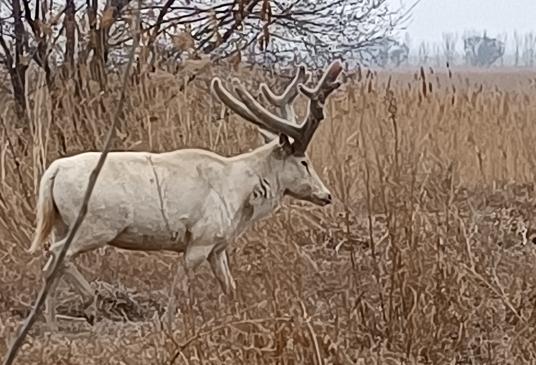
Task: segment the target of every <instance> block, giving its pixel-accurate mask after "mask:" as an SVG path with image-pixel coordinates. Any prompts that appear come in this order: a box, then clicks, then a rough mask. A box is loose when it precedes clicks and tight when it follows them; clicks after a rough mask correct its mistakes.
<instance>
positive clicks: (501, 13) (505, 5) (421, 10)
mask: <svg viewBox="0 0 536 365" xmlns="http://www.w3.org/2000/svg"><path fill="white" fill-rule="evenodd" d="M387 1H388V3H389V4H390V5H391V6H392V7H393V9H396V8H398V7H400V5H401V4H402V5H404V6H405V7H406V9H407V8H409V7H410V6H411V5H412V4H414V3H415V0H387ZM411 13H412V16H411V20H410V21H409V22H407V26H406V30H402V31H401V32H400V36H401V37H403V36H404V34H405V33H406V32H407V33H409V35H410V37H411V39H412V42H415V43H420V42H422V41H425V42H431V43H435V42H441V40H442V34H443V33H458V34H460V35H461V34H463V32H464V31H476V32H479V33H481V32H483V31H484V30H485V31H487V34H488V35H489V36H492V37H495V36H496V35H498V34H500V33H507V34H508V35H509V36H510V35H511V34H513V32H514V31H517V32H519V33H527V32H536V0H448V1H447V0H421V1H420V2H419V3H418V4H417V5H416V6H415V8H414V9H413V10H412V12H411Z"/></svg>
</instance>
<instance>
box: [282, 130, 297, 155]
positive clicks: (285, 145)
mask: <svg viewBox="0 0 536 365" xmlns="http://www.w3.org/2000/svg"><path fill="white" fill-rule="evenodd" d="M279 147H281V149H282V150H283V151H285V153H286V154H288V155H292V154H293V153H294V146H293V144H292V143H291V142H290V139H289V138H288V136H287V135H286V134H283V133H280V134H279Z"/></svg>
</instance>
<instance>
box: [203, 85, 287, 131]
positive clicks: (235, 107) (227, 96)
mask: <svg viewBox="0 0 536 365" xmlns="http://www.w3.org/2000/svg"><path fill="white" fill-rule="evenodd" d="M210 88H211V90H212V93H213V94H214V95H216V97H217V98H218V99H219V100H220V101H221V102H222V103H223V104H225V105H226V106H227V107H228V108H229V109H231V110H232V111H234V112H235V113H236V114H238V115H240V116H241V117H242V118H244V119H246V120H247V121H249V122H251V123H253V124H255V125H257V126H259V127H261V128H266V126H265V125H264V123H263V122H262V121H261V120H260V119H259V118H257V117H256V116H255V115H254V114H253V113H251V112H250V111H249V109H248V108H247V107H246V106H245V105H244V104H243V103H242V102H241V101H239V100H238V99H237V98H235V97H234V96H233V94H231V93H230V92H229V91H228V90H227V89H226V88H225V87H224V86H223V85H222V82H221V79H220V78H219V77H215V78H214V79H213V80H212V83H211V84H210ZM276 133H277V132H276Z"/></svg>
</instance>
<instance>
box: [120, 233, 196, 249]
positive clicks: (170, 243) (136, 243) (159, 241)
mask: <svg viewBox="0 0 536 365" xmlns="http://www.w3.org/2000/svg"><path fill="white" fill-rule="evenodd" d="M189 240H190V237H189V232H188V231H186V230H182V231H168V230H162V231H155V232H148V231H140V230H136V229H126V230H125V231H124V232H122V233H121V234H120V235H119V236H117V238H116V239H114V240H113V241H112V242H110V245H112V246H115V247H118V248H122V249H126V250H136V251H175V252H183V251H184V250H185V248H186V245H187V244H188V242H189Z"/></svg>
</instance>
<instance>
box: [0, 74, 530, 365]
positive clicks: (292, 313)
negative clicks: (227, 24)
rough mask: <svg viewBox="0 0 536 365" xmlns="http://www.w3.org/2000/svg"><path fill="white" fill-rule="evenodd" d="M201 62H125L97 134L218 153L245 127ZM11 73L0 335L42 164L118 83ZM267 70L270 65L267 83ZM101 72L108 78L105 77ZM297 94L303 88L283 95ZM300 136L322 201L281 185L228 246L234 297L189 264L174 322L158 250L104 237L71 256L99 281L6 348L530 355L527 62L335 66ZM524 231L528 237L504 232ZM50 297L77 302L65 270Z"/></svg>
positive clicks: (104, 357) (123, 358)
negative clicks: (164, 321)
mask: <svg viewBox="0 0 536 365" xmlns="http://www.w3.org/2000/svg"><path fill="white" fill-rule="evenodd" d="M216 74H220V75H225V78H228V77H230V76H231V75H238V76H239V77H241V78H243V79H244V80H250V81H251V87H256V86H257V84H258V83H257V81H260V80H264V79H266V78H267V76H266V75H262V74H261V73H260V72H255V71H251V70H245V69H232V68H231V67H230V66H229V67H225V66H220V67H206V68H205V69H204V70H202V71H199V76H198V77H197V78H196V79H195V80H194V81H193V82H191V83H190V84H189V85H187V86H186V87H183V86H184V85H185V83H184V79H183V78H182V76H184V77H187V75H186V73H181V74H179V75H180V76H173V75H170V74H165V73H150V74H143V75H142V76H140V77H139V78H138V80H137V81H136V82H135V81H133V82H132V84H131V85H130V87H129V90H128V102H127V107H126V108H125V112H124V116H123V118H122V122H121V123H120V131H119V133H118V134H119V138H118V139H117V140H116V143H115V147H116V149H122V150H133V149H135V150H150V151H167V150H171V149H177V148H184V147H204V148H209V149H211V150H215V151H218V152H220V153H223V154H225V155H231V154H236V153H239V152H242V151H246V150H247V149H249V148H252V147H254V146H255V145H257V144H258V143H259V139H258V136H257V134H256V131H255V130H254V129H253V128H252V127H250V126H249V125H247V124H246V123H245V122H243V121H241V120H240V119H239V118H238V117H235V116H234V115H228V114H226V113H224V112H223V111H222V107H221V105H220V104H219V103H218V102H217V101H216V100H215V99H214V98H213V97H212V96H210V94H209V92H208V85H209V80H210V78H211V77H212V76H214V75H216ZM110 77H111V78H112V79H111V80H110V83H111V85H112V86H111V87H110V90H109V91H106V92H104V93H100V92H99V91H98V90H97V88H96V87H95V85H93V84H91V83H88V84H86V85H84V87H83V89H82V91H81V92H79V93H78V95H77V92H75V88H74V86H73V85H71V84H66V85H63V86H61V87H58V89H57V91H56V92H55V94H54V95H51V94H49V93H48V91H47V88H46V87H45V80H44V79H43V78H42V77H38V76H36V77H35V78H33V79H32V80H34V81H32V83H31V84H30V88H29V89H30V90H32V91H31V94H29V95H28V101H29V102H28V105H29V110H28V117H29V120H30V126H29V127H27V128H23V127H20V126H17V125H15V123H12V122H11V121H12V120H13V119H14V111H13V108H12V102H11V101H10V100H9V99H8V98H7V97H4V98H3V101H2V105H3V106H4V107H3V108H2V111H1V114H0V117H1V119H2V123H3V124H2V128H1V129H0V146H1V150H0V259H1V264H0V278H1V279H0V338H2V339H5V341H0V353H2V354H4V353H5V351H6V346H7V344H8V341H9V340H10V339H11V338H12V336H13V333H14V331H15V329H16V328H17V327H18V325H19V323H20V321H21V320H22V319H23V318H24V317H25V316H26V315H27V313H28V311H29V309H30V305H31V304H32V303H33V300H34V298H35V295H36V293H37V290H38V287H39V285H40V269H41V267H42V265H43V264H44V260H43V258H41V257H31V256H29V255H28V254H26V253H25V252H24V250H25V249H26V248H28V247H29V242H30V239H31V236H32V233H33V227H34V205H35V196H36V192H37V190H36V189H37V185H38V181H39V178H40V176H41V173H42V171H43V170H44V168H45V167H46V166H48V164H49V163H50V162H51V161H52V160H53V159H55V158H57V157H58V156H62V155H70V154H74V153H77V152H80V151H85V150H96V149H99V148H100V147H101V143H102V142H101V141H102V140H103V137H104V135H105V133H106V131H107V128H108V125H109V124H110V120H111V116H110V115H111V113H112V112H113V110H114V107H115V105H116V103H117V99H118V95H119V86H118V84H119V83H118V82H116V81H113V76H110ZM279 83H280V82H279V81H278V80H272V81H271V82H270V84H271V85H276V84H279ZM114 85H117V86H114ZM300 110H301V111H303V105H301V109H300ZM327 114H328V118H327V119H326V120H325V122H324V123H323V125H321V127H320V131H318V133H317V134H316V137H315V140H314V141H313V143H312V145H311V148H310V151H309V153H310V155H311V157H312V160H313V163H314V165H315V168H316V169H317V171H318V172H319V173H320V174H321V176H322V177H323V179H324V181H325V182H326V185H327V186H329V187H330V188H331V190H332V192H333V193H334V195H335V196H336V200H337V201H336V203H335V204H334V205H333V206H331V207H328V208H315V207H312V206H310V205H307V204H301V203H299V202H296V201H292V200H290V199H287V200H285V203H284V205H283V207H282V209H281V210H280V211H278V212H277V213H276V214H275V215H274V216H273V217H272V218H269V219H266V220H264V221H262V222H260V223H258V224H257V225H256V226H255V227H254V228H253V229H251V230H250V231H248V232H247V233H246V234H245V235H244V236H243V237H241V238H240V239H239V240H237V241H236V242H235V243H234V244H233V245H232V249H231V252H230V260H231V262H230V265H231V271H232V272H233V274H234V277H235V279H236V281H237V285H238V299H237V300H236V301H235V302H231V301H230V300H229V299H227V298H225V297H224V296H223V294H221V292H220V289H219V287H218V286H217V283H216V280H215V279H214V278H213V276H212V274H211V272H210V269H209V267H208V265H203V266H202V267H201V268H200V269H199V270H198V276H197V280H196V283H195V288H194V293H195V296H196V298H197V303H196V305H195V306H194V308H193V310H190V309H188V308H186V307H185V306H184V305H183V303H182V301H181V298H180V293H179V294H178V295H179V302H180V303H181V308H182V309H183V313H181V314H178V315H177V317H176V321H175V326H176V329H175V330H174V331H171V332H170V331H166V330H164V329H163V327H162V325H161V322H160V320H159V315H161V314H162V313H163V311H164V306H165V304H166V302H167V298H166V293H167V290H168V288H169V285H170V284H171V280H172V275H173V274H174V272H175V263H176V262H178V260H177V257H176V256H174V255H165V254H159V253H152V254H143V253H132V252H126V251H120V250H116V249H112V248H110V249H105V250H102V251H100V252H95V253H91V254H86V255H84V256H83V257H80V258H79V260H78V264H79V267H80V268H81V271H82V272H83V273H84V274H85V275H86V277H87V278H88V279H89V280H91V282H92V285H94V287H95V288H96V289H98V291H99V298H100V299H99V307H100V308H99V312H98V315H99V318H98V322H97V323H96V324H95V326H93V327H90V326H89V325H88V324H86V323H85V322H83V321H72V320H69V321H62V322H61V327H62V329H61V331H60V332H59V333H53V334H51V333H49V332H48V331H47V329H46V328H45V327H44V322H43V320H42V319H41V320H40V321H39V322H38V323H37V324H36V326H35V327H34V329H33V330H32V332H31V334H30V336H29V339H28V343H27V344H26V345H25V346H24V347H23V349H22V351H21V353H20V355H19V359H18V363H19V364H30V363H46V364H82V363H83V364H108V363H110V364H142V363H143V364H146V363H150V364H168V363H173V362H174V363H177V364H179V363H181V364H182V363H183V364H187V363H190V364H223V363H225V364H257V363H258V364H261V363H264V364H273V363H279V364H315V363H316V364H354V363H359V364H400V363H419V364H455V363H458V364H483V363H485V364H528V363H536V330H535V328H536V326H535V325H536V275H535V270H534V266H535V262H536V251H534V250H535V246H534V245H533V243H532V240H531V238H532V237H531V228H530V225H531V223H534V222H536V220H535V219H534V217H533V214H534V213H533V212H535V206H534V196H535V192H534V180H535V176H534V174H535V171H536V166H535V164H536V148H535V143H534V141H535V140H536V72H529V71H523V72H517V71H516V72H505V71H504V70H503V71H501V72H489V73H485V72H474V71H470V70H466V71H464V70H452V71H451V73H450V74H449V70H446V69H445V70H441V71H440V72H438V71H437V70H431V69H425V70H423V71H420V70H418V69H415V70H412V71H408V72H393V73H380V74H373V73H367V72H366V71H364V72H362V73H357V74H354V75H353V76H352V77H350V78H349V79H348V80H347V83H346V84H345V86H344V87H342V88H341V89H340V90H339V91H337V92H336V93H335V94H334V95H333V96H332V97H331V99H330V101H329V105H328V113H327ZM524 240H525V241H528V243H527V245H522V243H523V242H524ZM65 288H66V289H65V290H64V291H63V293H62V294H61V302H62V307H61V308H59V309H58V311H59V313H60V314H63V315H66V316H78V315H80V310H81V302H82V301H81V298H80V297H79V296H78V294H77V293H75V292H74V291H73V290H72V289H70V288H68V287H67V286H65Z"/></svg>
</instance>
